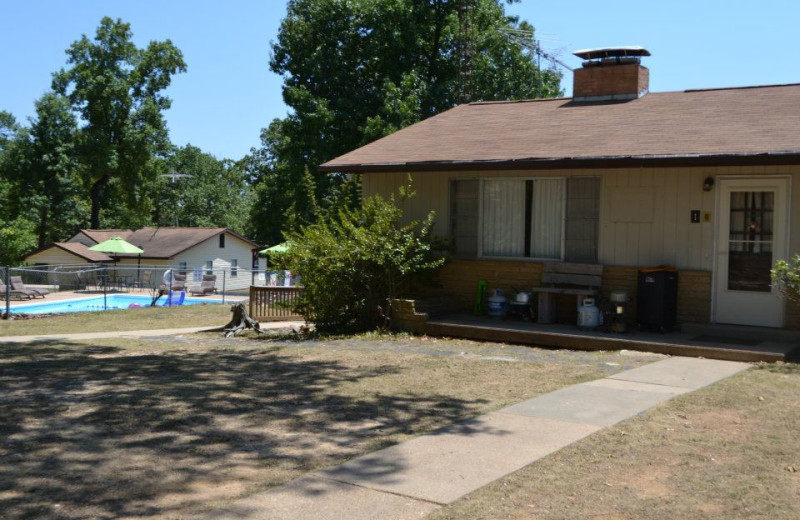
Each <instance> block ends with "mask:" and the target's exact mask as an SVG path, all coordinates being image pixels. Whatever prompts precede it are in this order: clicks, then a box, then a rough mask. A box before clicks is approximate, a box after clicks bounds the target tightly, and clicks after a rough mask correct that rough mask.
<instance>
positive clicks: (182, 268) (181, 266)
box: [178, 262, 188, 274]
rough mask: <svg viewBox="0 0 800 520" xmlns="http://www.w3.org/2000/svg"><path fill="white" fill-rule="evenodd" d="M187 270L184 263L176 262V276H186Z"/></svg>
mask: <svg viewBox="0 0 800 520" xmlns="http://www.w3.org/2000/svg"><path fill="white" fill-rule="evenodd" d="M187 268H188V266H187V265H186V262H178V274H186V270H187Z"/></svg>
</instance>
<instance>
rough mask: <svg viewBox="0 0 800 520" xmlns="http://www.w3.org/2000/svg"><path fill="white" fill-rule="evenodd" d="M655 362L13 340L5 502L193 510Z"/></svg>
mask: <svg viewBox="0 0 800 520" xmlns="http://www.w3.org/2000/svg"><path fill="white" fill-rule="evenodd" d="M652 359H653V358H652V356H648V355H628V356H624V355H620V354H609V353H570V352H560V353H559V352H551V351H537V350H536V349H527V348H526V349H523V348H520V347H504V346H498V345H491V346H487V345H485V344H478V343H472V342H464V341H462V342H447V341H429V340H425V339H415V338H405V339H404V340H403V341H402V342H400V341H383V342H382V341H359V340H339V341H332V342H314V341H308V342H292V341H263V340H259V341H253V340H248V339H240V338H237V339H234V340H221V339H219V338H218V336H217V335H205V336H202V335H196V336H189V337H184V338H155V339H149V340H141V341H135V340H124V339H114V340H102V341H101V342H93V343H88V342H84V343H68V342H66V343H65V342H37V343H34V344H27V345H15V346H4V347H3V356H1V357H0V439H2V441H1V442H2V443H1V444H0V511H2V512H3V514H2V516H3V518H4V519H23V518H37V519H39V518H99V519H112V518H113V519H117V518H164V519H166V518H181V517H184V516H188V515H190V514H192V513H195V512H198V511H201V510H205V509H209V508H215V507H218V506H220V505H221V504H222V503H223V502H224V501H226V500H231V499H234V498H237V497H240V496H243V495H247V494H251V493H254V492H257V491H260V490H263V489H266V488H269V487H271V486H274V485H278V484H282V483H284V482H287V481H289V480H291V479H293V478H296V477H298V476H300V475H302V474H303V473H306V472H308V471H312V470H315V469H319V468H322V467H327V466H330V465H332V464H336V463H339V462H342V461H344V460H346V459H349V458H351V457H354V456H357V455H360V454H362V453H365V452H367V451H371V450H374V449H377V448H380V447H382V446H385V445H387V444H391V443H394V442H398V441H402V440H404V439H407V438H409V437H411V436H414V435H417V434H419V433H422V432H426V431H430V430H432V429H435V428H438V427H441V426H444V425H448V424H451V423H453V422H455V421H459V420H463V419H466V418H469V417H473V416H475V415H478V414H481V413H485V412H487V411H490V410H492V409H496V408H498V407H501V406H504V405H507V404H509V403H512V402H516V401H520V400H523V399H526V398H529V397H532V396H534V395H537V394H540V393H543V392H548V391H551V390H554V389H556V388H559V387H562V386H565V385H568V384H573V383H576V382H580V381H585V380H589V379H594V378H597V377H602V376H604V375H607V374H608V373H611V372H615V371H618V370H623V369H625V368H630V367H633V366H638V365H641V364H643V363H645V362H648V361H651V360H652Z"/></svg>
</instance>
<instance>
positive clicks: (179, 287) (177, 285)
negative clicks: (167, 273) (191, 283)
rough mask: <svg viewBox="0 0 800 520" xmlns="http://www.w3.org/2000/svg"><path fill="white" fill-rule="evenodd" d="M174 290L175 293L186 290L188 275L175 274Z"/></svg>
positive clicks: (173, 277) (173, 280)
mask: <svg viewBox="0 0 800 520" xmlns="http://www.w3.org/2000/svg"><path fill="white" fill-rule="evenodd" d="M172 290H173V292H178V291H185V290H186V275H185V274H178V273H175V274H173V275H172Z"/></svg>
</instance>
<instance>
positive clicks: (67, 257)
mask: <svg viewBox="0 0 800 520" xmlns="http://www.w3.org/2000/svg"><path fill="white" fill-rule="evenodd" d="M25 263H27V264H47V265H54V264H61V265H63V264H67V265H74V264H88V263H89V262H88V261H87V260H86V259H85V258H81V257H80V256H77V255H73V254H72V253H70V252H68V251H64V250H63V249H60V248H58V247H55V246H53V247H48V248H47V249H45V250H43V251H39V252H38V253H36V254H33V255H31V256H29V257H28V258H26V259H25Z"/></svg>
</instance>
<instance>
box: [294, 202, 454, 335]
mask: <svg viewBox="0 0 800 520" xmlns="http://www.w3.org/2000/svg"><path fill="white" fill-rule="evenodd" d="M407 193H408V192H407V191H405V190H403V191H401V197H405V196H406V195H407ZM402 217H403V212H402V209H401V208H400V207H398V205H397V204H396V203H395V200H394V197H392V198H390V199H389V200H385V199H383V198H381V197H380V196H375V197H370V198H367V199H365V200H364V202H363V204H362V206H361V207H360V208H357V209H341V210H339V211H338V212H331V213H329V214H327V215H323V216H321V217H320V219H319V220H318V221H317V222H315V223H313V224H309V225H307V226H305V227H303V228H302V229H301V230H300V231H297V232H294V233H289V234H288V236H287V238H288V239H289V240H290V241H291V242H292V247H291V248H290V249H289V251H287V252H286V253H284V254H283V255H282V256H283V259H282V260H283V262H285V264H286V266H287V267H288V268H289V269H291V271H292V272H293V273H296V274H299V275H301V277H302V285H303V288H304V289H303V296H302V298H300V299H299V303H298V309H297V310H298V311H299V312H300V313H301V314H302V315H303V316H304V317H305V318H306V320H308V321H309V322H313V323H314V324H315V326H316V328H317V330H318V331H320V332H326V333H329V332H358V331H367V330H374V329H376V328H379V327H381V326H383V325H385V324H386V322H387V320H388V319H389V317H390V313H391V310H390V308H389V306H388V303H389V302H390V301H391V300H392V299H394V298H398V297H402V296H405V295H406V292H407V291H408V290H409V289H410V288H411V286H412V284H413V283H415V282H417V281H419V280H421V279H423V278H425V277H426V276H430V275H432V274H434V273H435V272H436V271H438V270H439V269H440V268H441V267H442V265H443V264H444V259H443V258H442V257H441V255H438V254H437V253H436V239H434V237H432V235H431V230H432V228H433V213H431V214H429V215H428V218H426V219H425V220H423V221H414V222H411V223H409V224H407V225H404V224H403V223H402Z"/></svg>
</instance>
